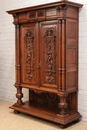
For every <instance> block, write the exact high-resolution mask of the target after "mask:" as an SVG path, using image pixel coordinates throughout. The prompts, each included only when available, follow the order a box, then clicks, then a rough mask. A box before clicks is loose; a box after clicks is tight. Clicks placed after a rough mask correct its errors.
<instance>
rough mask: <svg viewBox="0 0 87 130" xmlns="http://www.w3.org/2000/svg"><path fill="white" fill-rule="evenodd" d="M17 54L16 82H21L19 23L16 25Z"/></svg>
mask: <svg viewBox="0 0 87 130" xmlns="http://www.w3.org/2000/svg"><path fill="white" fill-rule="evenodd" d="M15 48H16V50H15V55H16V59H15V60H16V61H15V63H16V65H15V67H16V83H17V84H20V45H19V25H16V26H15Z"/></svg>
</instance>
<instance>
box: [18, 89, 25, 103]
mask: <svg viewBox="0 0 87 130" xmlns="http://www.w3.org/2000/svg"><path fill="white" fill-rule="evenodd" d="M16 97H17V98H18V100H17V105H23V104H24V103H23V102H22V97H23V93H22V88H21V87H18V88H17V94H16Z"/></svg>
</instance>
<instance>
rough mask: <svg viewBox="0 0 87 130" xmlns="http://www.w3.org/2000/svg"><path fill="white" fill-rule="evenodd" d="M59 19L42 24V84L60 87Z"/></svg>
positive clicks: (47, 86)
mask: <svg viewBox="0 0 87 130" xmlns="http://www.w3.org/2000/svg"><path fill="white" fill-rule="evenodd" d="M58 51H59V50H58V21H46V22H41V24H40V61H41V69H40V78H41V79H40V85H41V86H42V87H46V88H58V63H59V61H58Z"/></svg>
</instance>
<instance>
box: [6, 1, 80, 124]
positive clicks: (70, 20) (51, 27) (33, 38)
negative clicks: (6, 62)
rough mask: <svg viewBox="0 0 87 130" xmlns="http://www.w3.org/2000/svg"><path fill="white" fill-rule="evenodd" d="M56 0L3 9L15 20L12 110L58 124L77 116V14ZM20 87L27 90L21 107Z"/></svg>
mask: <svg viewBox="0 0 87 130" xmlns="http://www.w3.org/2000/svg"><path fill="white" fill-rule="evenodd" d="M80 7H82V5H81V4H78V3H74V2H70V1H67V0H61V1H59V2H54V3H49V4H44V5H38V6H33V7H28V8H22V9H17V10H11V11H7V12H8V13H9V14H12V15H13V17H14V22H13V23H14V25H15V38H16V39H15V48H16V49H15V50H16V51H15V57H16V61H15V62H16V82H15V87H16V88H17V94H16V97H17V99H18V100H17V103H15V104H14V105H13V106H11V107H10V108H12V109H14V111H15V112H16V113H17V112H24V113H27V114H30V115H33V116H37V117H40V118H43V119H46V120H50V121H53V122H56V123H59V124H61V125H63V126H64V125H66V124H69V123H71V122H73V121H75V120H78V119H80V118H81V115H80V114H79V112H78V107H77V102H78V100H77V97H78V10H79V8H80ZM22 88H27V89H29V101H27V102H25V103H23V102H22V98H23V93H22Z"/></svg>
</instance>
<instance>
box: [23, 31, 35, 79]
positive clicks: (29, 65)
mask: <svg viewBox="0 0 87 130" xmlns="http://www.w3.org/2000/svg"><path fill="white" fill-rule="evenodd" d="M25 43H26V75H27V79H28V80H32V79H33V78H34V36H33V30H27V32H26V34H25Z"/></svg>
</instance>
